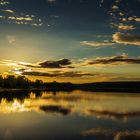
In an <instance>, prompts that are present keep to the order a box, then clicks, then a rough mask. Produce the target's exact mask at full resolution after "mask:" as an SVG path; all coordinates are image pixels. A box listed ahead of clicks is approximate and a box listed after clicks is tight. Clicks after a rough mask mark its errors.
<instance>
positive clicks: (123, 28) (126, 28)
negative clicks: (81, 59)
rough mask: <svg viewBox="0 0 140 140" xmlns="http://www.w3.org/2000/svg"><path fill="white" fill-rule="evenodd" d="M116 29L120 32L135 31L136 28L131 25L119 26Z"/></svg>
mask: <svg viewBox="0 0 140 140" xmlns="http://www.w3.org/2000/svg"><path fill="white" fill-rule="evenodd" d="M118 29H120V30H135V29H136V27H134V26H133V25H123V24H120V25H118Z"/></svg>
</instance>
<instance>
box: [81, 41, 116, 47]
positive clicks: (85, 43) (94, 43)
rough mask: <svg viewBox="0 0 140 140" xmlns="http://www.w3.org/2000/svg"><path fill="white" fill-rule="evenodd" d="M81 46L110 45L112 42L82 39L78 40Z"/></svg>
mask: <svg viewBox="0 0 140 140" xmlns="http://www.w3.org/2000/svg"><path fill="white" fill-rule="evenodd" d="M80 44H81V45H82V46H91V47H104V46H112V45H114V43H112V42H96V41H82V42H80Z"/></svg>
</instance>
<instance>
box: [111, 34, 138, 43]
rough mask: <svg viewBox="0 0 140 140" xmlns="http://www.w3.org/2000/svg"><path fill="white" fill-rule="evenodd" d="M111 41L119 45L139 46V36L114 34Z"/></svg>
mask: <svg viewBox="0 0 140 140" xmlns="http://www.w3.org/2000/svg"><path fill="white" fill-rule="evenodd" d="M113 41H114V42H116V43H119V44H126V45H137V46H140V36H137V35H132V34H123V33H120V32H116V33H115V34H113Z"/></svg>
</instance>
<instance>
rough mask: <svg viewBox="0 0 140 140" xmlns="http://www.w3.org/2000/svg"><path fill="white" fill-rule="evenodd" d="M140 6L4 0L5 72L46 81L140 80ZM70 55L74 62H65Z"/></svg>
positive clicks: (0, 45) (1, 42) (0, 12)
mask: <svg viewBox="0 0 140 140" xmlns="http://www.w3.org/2000/svg"><path fill="white" fill-rule="evenodd" d="M139 7H140V1H139V0H125V1H123V0H0V31H1V34H0V52H1V55H0V60H1V65H0V67H1V68H2V69H1V71H0V72H1V74H4V75H5V74H20V75H25V76H27V77H29V78H31V77H34V78H33V79H38V78H39V79H43V80H44V79H45V80H46V81H47V80H49V79H51V80H59V81H72V82H73V79H75V81H74V82H79V81H82V80H83V82H85V81H86V82H90V81H106V80H107V81H108V80H139V78H140V72H139V69H140V66H139V64H140V12H139ZM66 59H67V60H69V61H70V62H71V63H68V64H67V65H66V64H64V65H63V64H61V61H60V60H66ZM59 61H60V62H59ZM23 62H24V64H22V65H20V64H21V63H23ZM42 62H45V64H47V65H46V66H45V67H41V66H40V64H41V63H42ZM50 63H51V64H52V65H54V64H55V65H56V63H57V64H58V63H60V64H59V67H57V66H58V65H57V66H56V67H54V66H53V68H52V65H51V67H50ZM27 64H28V65H27ZM48 64H49V65H48ZM60 65H61V67H60ZM33 66H34V67H33ZM52 74H53V75H52ZM52 77H53V78H52Z"/></svg>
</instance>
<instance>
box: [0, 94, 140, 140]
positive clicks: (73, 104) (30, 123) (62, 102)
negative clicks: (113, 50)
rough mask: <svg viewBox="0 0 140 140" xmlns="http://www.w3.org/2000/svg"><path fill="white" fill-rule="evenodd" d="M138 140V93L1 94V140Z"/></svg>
mask: <svg viewBox="0 0 140 140" xmlns="http://www.w3.org/2000/svg"><path fill="white" fill-rule="evenodd" d="M31 139H32V140H72V139H73V140H140V94H138V93H137V94H135V93H100V92H88V91H72V92H64V91H60V92H41V91H40V92H39V91H38V92H27V91H26V92H23V91H19V92H2V93H0V140H31Z"/></svg>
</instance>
